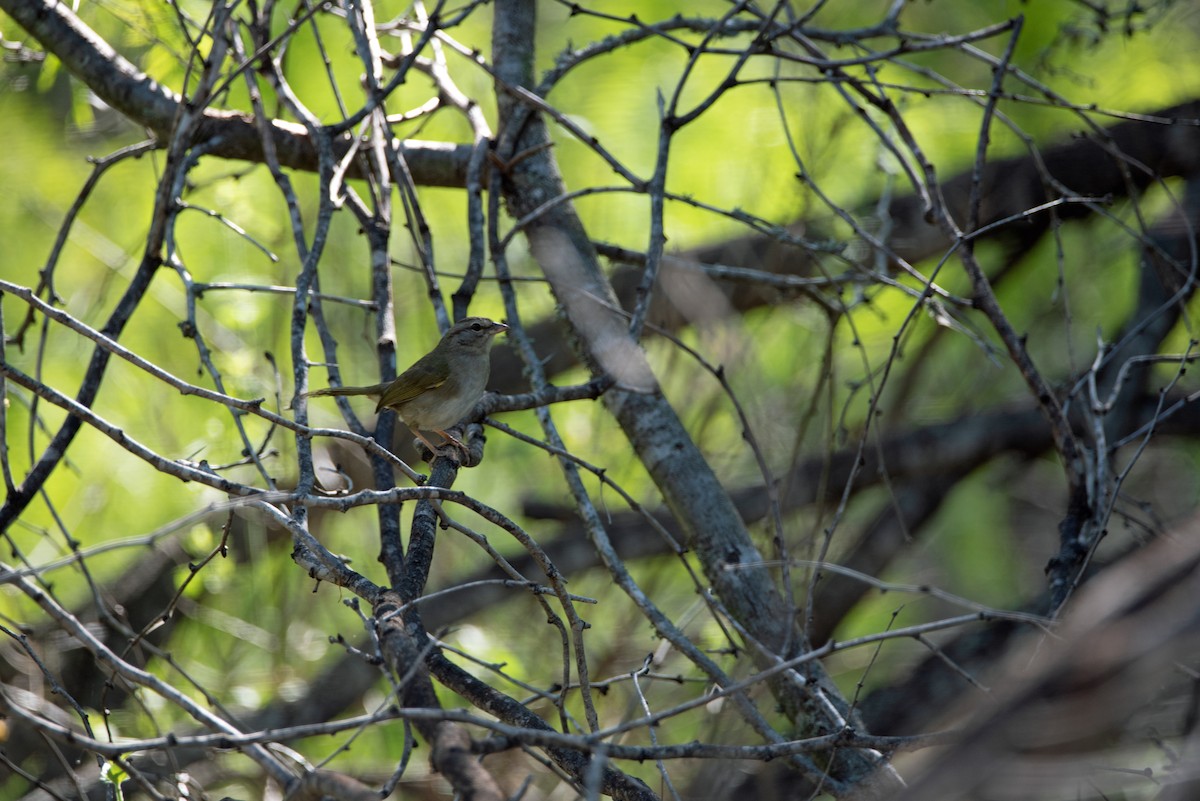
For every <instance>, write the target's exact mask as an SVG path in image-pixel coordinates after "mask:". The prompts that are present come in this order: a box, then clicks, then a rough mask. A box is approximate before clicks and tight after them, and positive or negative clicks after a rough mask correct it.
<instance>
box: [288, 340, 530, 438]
mask: <svg viewBox="0 0 1200 801" xmlns="http://www.w3.org/2000/svg"><path fill="white" fill-rule="evenodd" d="M507 330H508V326H507V325H505V324H504V323H496V322H493V321H491V320H489V319H487V318H486V317H467V318H465V319H463V320H459V321H458V322H457V323H455V324H454V325H453V326H452V327H451V328H450V330H449V331H447V332H446V333H445V334H444V335H443V336H442V339H441V341H440V342H438V343H437V345H436V346H434V348H433V350H431V351H429V353H426V354H425V355H424V356H422V357H421V358H420V359H417V361H416V363H415V364H413V366H412V367H410V368H408V369H407V370H405V371H404V372H403V373H401V374H400V375H398V376H396V377H395V378H394V379H392V380H391V381H388V382H386V383H383V384H374V385H372V386H369V387H328V388H326V389H318V390H317V391H316V392H312V393H309V397H320V396H324V395H377V396H379V403H378V405H376V407H375V412H376V413H378V412H380V411H382V410H383V409H393V410H395V412H396V414H398V415H399V416H400V419H401V420H403V421H404V424H405V425H407V426H408V427H409V429H410V430H411V431H412V432H413V434H415V435H416V436H417V438H418V439H420V440H421V441H422V442H424V443H425V444H426V445H427V446H428V447H429V450H430V451H431V452H433V453H434V454H437V453H440V451H439V450H438V449H437V448H436V447H434V445H433V443H431V442H430V441H429V440H427V439H426V438H425V436H424V435H423V434H422V433H421V430H422V429H423V430H425V431H436V432H437V433H438V434H441V435H442V437H444V438H445V440H446V442H451V443H453V444H454V445H456V446H457V447H459V448H462V450H463V452H464V453H466V452H467V446H466V445H464V444H463V443H462V442H461V441H460V440H459V439H458V438H457V437H453V436H451V435H450V434H447V433H446V429H447V428H450V426H452V425H454V424H455V423H457V422H458V421H459V420H461V419H463V417H464V416H466V415H467V414H468V413H469V412H470V411H471V410H472V409H474V408H475V404H476V403H478V402H479V399H480V398H482V397H483V391H484V389H485V388H486V387H487V380H488V373H489V372H490V371H491V360H490V359H489V358H488V352H489V351H490V350H491V349H492V340H493V338H494V337H495V336H496V334H499V333H500V332H501V331H507Z"/></svg>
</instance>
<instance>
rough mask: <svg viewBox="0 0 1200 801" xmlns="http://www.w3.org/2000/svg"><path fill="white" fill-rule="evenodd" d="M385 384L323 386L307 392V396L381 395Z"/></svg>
mask: <svg viewBox="0 0 1200 801" xmlns="http://www.w3.org/2000/svg"><path fill="white" fill-rule="evenodd" d="M387 386H388V385H387V384H373V385H371V386H369V387H325V388H324V389H318V390H316V391H315V392H309V393H307V397H309V398H320V397H323V396H325V395H382V394H383V391H384V390H385V389H387Z"/></svg>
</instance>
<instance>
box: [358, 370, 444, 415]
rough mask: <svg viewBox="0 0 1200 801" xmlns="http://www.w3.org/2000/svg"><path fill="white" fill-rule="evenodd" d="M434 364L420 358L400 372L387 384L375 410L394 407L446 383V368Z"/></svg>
mask: <svg viewBox="0 0 1200 801" xmlns="http://www.w3.org/2000/svg"><path fill="white" fill-rule="evenodd" d="M436 367H437V366H436V365H435V364H432V363H431V362H427V361H426V360H425V359H420V360H418V361H417V363H416V364H414V365H413V366H412V367H410V368H408V369H407V370H405V371H404V372H403V373H401V374H400V375H399V376H398V377H397V378H396V380H395V381H393V382H392V383H391V384H389V385H388V388H387V390H386V391H385V392H384V393H383V394H382V395H381V396H380V398H379V405H378V406H376V407H375V411H380V410H381V409H385V408H387V407H389V406H390V407H396V406H399V405H400V404H402V403H405V402H407V401H410V400H412V399H413V398H416V397H418V396H420V395H423V394H425V393H426V392H428V391H429V390H431V389H436V388H437V387H440V386H441V385H442V384H445V383H446V370H445V369H440V370H439V369H436Z"/></svg>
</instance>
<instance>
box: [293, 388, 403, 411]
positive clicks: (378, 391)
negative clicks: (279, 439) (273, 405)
mask: <svg viewBox="0 0 1200 801" xmlns="http://www.w3.org/2000/svg"><path fill="white" fill-rule="evenodd" d="M386 389H388V385H386V384H374V385H372V386H326V387H325V389H324V390H314V391H313V392H304V393H301V395H298V396H296V397H294V398H292V403H289V404H288V409H294V408H295V404H296V401H299V399H300V398H320V397H324V396H328V395H374V396H380V395H383V391H384V390H386Z"/></svg>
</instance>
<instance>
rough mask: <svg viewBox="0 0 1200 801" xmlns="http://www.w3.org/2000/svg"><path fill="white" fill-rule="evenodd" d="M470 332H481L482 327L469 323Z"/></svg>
mask: <svg viewBox="0 0 1200 801" xmlns="http://www.w3.org/2000/svg"><path fill="white" fill-rule="evenodd" d="M471 330H472V331H482V330H483V326H482V325H480V324H479V323H471Z"/></svg>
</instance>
